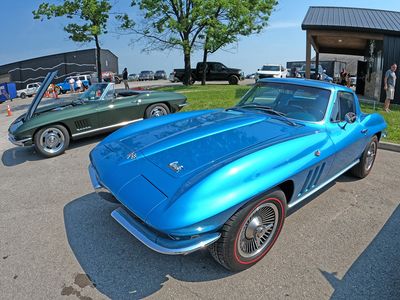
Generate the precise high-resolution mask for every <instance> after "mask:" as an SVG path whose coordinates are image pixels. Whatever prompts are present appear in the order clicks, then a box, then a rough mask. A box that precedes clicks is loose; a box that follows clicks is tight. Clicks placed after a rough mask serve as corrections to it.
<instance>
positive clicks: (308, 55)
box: [306, 31, 311, 79]
mask: <svg viewBox="0 0 400 300" xmlns="http://www.w3.org/2000/svg"><path fill="white" fill-rule="evenodd" d="M310 68H311V35H310V34H309V33H308V31H307V40H306V78H308V79H310Z"/></svg>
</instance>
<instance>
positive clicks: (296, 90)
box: [237, 82, 331, 122]
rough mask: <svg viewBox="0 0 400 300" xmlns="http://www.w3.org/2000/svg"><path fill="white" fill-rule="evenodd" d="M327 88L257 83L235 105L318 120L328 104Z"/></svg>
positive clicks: (322, 116)
mask: <svg viewBox="0 0 400 300" xmlns="http://www.w3.org/2000/svg"><path fill="white" fill-rule="evenodd" d="M330 94H331V92H330V91H329V90H325V89H320V88H314V87H307V86H302V85H297V84H287V83H271V82H268V83H259V84H257V85H256V86H255V87H253V88H252V89H251V90H250V91H249V92H247V94H246V95H245V96H244V97H243V98H242V100H241V101H240V102H239V104H238V105H237V106H238V107H244V108H248V109H257V107H260V108H264V111H266V110H265V108H268V109H271V110H274V111H275V112H278V113H281V114H282V115H284V116H286V117H287V118H291V119H296V120H301V121H311V122H319V121H321V120H322V119H323V118H324V116H325V112H326V109H327V106H328V102H329V97H330Z"/></svg>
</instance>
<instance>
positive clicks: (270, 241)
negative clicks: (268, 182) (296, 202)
mask: <svg viewBox="0 0 400 300" xmlns="http://www.w3.org/2000/svg"><path fill="white" fill-rule="evenodd" d="M285 214H286V197H285V194H284V193H283V192H282V191H281V190H280V189H273V190H271V191H269V192H268V193H267V194H265V195H263V196H262V197H258V198H257V199H255V200H253V201H251V202H249V203H248V204H247V205H245V206H244V207H243V208H241V209H240V210H239V211H237V212H236V213H235V214H234V215H233V216H232V217H231V218H230V219H229V220H228V221H227V222H226V223H225V225H224V226H223V228H222V232H221V233H222V234H221V238H220V239H219V240H218V241H217V242H216V243H214V244H212V245H211V246H210V247H209V250H210V252H211V254H212V256H213V257H214V258H215V260H216V261H217V262H219V263H220V264H221V265H222V266H223V267H225V268H226V269H228V270H231V271H242V270H245V269H247V268H249V267H251V266H252V265H254V264H256V263H257V262H258V261H259V260H261V259H262V258H263V257H264V256H265V255H266V254H267V253H268V252H269V250H270V249H271V248H272V246H273V245H274V243H275V241H276V240H277V238H278V236H279V233H280V232H281V230H282V226H283V223H284V220H285Z"/></svg>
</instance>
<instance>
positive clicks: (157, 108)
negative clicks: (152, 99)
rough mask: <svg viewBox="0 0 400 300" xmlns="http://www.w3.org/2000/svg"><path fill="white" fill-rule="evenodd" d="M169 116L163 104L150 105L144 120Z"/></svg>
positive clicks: (167, 109)
mask: <svg viewBox="0 0 400 300" xmlns="http://www.w3.org/2000/svg"><path fill="white" fill-rule="evenodd" d="M168 114H169V108H168V106H167V105H165V104H164V103H156V104H153V105H150V106H149V107H148V108H147V109H146V112H145V118H146V119H149V118H155V117H161V116H165V115H168Z"/></svg>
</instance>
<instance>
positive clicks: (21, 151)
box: [1, 146, 44, 167]
mask: <svg viewBox="0 0 400 300" xmlns="http://www.w3.org/2000/svg"><path fill="white" fill-rule="evenodd" d="M42 159H44V158H43V157H41V156H39V154H37V153H36V151H35V148H34V147H33V146H32V147H14V148H11V149H8V150H6V151H4V152H3V155H2V156H1V161H2V163H3V165H4V166H6V167H14V166H17V165H20V164H23V163H25V162H28V161H37V160H42Z"/></svg>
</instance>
